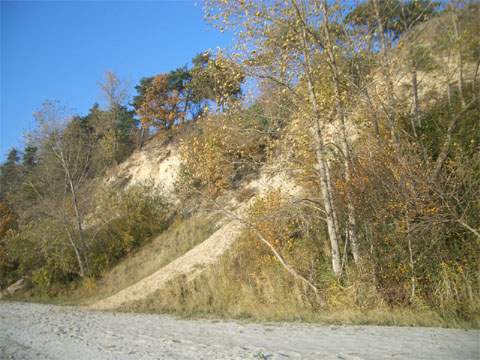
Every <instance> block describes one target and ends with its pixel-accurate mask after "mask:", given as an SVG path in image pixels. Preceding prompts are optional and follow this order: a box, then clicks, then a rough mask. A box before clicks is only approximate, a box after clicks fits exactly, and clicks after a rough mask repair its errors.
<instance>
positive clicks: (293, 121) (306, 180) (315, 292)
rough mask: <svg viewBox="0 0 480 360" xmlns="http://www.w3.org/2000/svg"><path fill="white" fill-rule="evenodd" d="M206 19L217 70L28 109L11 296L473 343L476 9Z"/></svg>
mask: <svg viewBox="0 0 480 360" xmlns="http://www.w3.org/2000/svg"><path fill="white" fill-rule="evenodd" d="M213 3H215V4H216V6H214V7H213V8H212V9H211V10H212V12H211V13H210V15H209V16H211V17H212V18H211V19H210V20H211V21H212V22H213V23H217V22H220V24H222V25H221V26H222V27H223V26H227V25H228V26H230V27H231V29H232V30H234V31H237V32H238V33H240V34H242V35H241V36H240V37H239V38H238V41H239V49H238V50H236V51H237V52H233V54H232V55H231V56H230V55H229V56H227V55H226V52H221V51H219V52H218V53H217V54H216V55H214V54H212V53H208V52H207V53H204V54H200V55H198V56H197V57H195V58H194V59H193V60H192V65H191V66H190V67H188V66H185V67H183V68H179V69H176V70H172V71H171V72H168V73H161V74H157V75H155V76H152V77H148V78H143V79H142V80H141V81H140V83H139V84H138V86H137V87H136V90H137V94H136V96H135V97H134V99H133V102H132V104H125V103H123V104H122V103H121V102H120V100H118V102H112V103H111V105H110V107H108V108H106V109H101V108H100V107H98V105H96V106H94V107H92V109H91V110H90V112H89V113H88V114H87V115H86V116H67V117H64V116H63V115H62V114H63V113H62V111H61V109H60V108H59V107H57V106H56V105H55V104H53V103H46V104H45V105H44V107H43V108H42V109H41V111H40V112H39V114H40V115H39V116H40V121H39V128H38V130H37V131H36V132H35V133H34V134H32V136H31V138H32V139H34V140H32V143H31V144H30V145H29V146H30V147H29V148H30V149H31V150H28V151H27V148H26V149H25V151H24V158H23V160H22V161H21V162H20V160H19V157H18V154H11V156H10V157H9V160H8V161H7V162H6V163H5V164H3V165H2V177H1V179H0V180H1V181H2V193H1V194H0V195H1V196H0V200H1V202H0V212H1V213H0V215H1V220H2V222H1V229H0V230H1V231H0V238H1V242H0V275H1V276H2V277H1V279H0V280H1V281H0V286H1V287H2V288H8V286H9V285H11V284H13V283H15V282H16V281H18V280H19V279H23V281H24V284H25V286H24V287H23V289H20V290H18V291H16V293H15V294H13V290H12V291H8V290H7V291H6V292H5V295H6V297H7V298H8V297H10V298H12V297H13V298H17V299H27V300H28V299H30V300H39V299H40V300H46V301H60V302H65V303H69V304H77V305H82V306H84V307H87V308H89V309H94V310H122V311H139V312H160V313H164V312H171V313H175V314H183V315H202V316H223V317H233V318H251V319H255V320H281V321H283V320H302V321H321V322H328V323H374V324H387V325H422V326H446V327H449V326H455V327H478V326H479V321H480V303H479V298H480V296H479V295H480V286H479V285H480V283H479V281H478V280H479V272H478V265H479V263H478V258H477V256H476V254H477V253H478V252H479V251H480V235H479V232H480V217H479V214H480V202H479V200H478V199H480V119H479V113H480V111H479V110H480V109H479V106H480V104H479V101H478V99H479V82H478V76H479V68H480V60H479V59H480V52H479V51H480V50H479V49H480V43H479V41H478V37H477V36H475V34H476V33H477V32H478V30H480V29H479V28H478V22H477V21H476V19H477V15H478V13H479V7H478V5H476V4H471V5H468V6H466V7H465V8H462V7H458V8H457V7H452V8H450V7H447V8H436V7H435V6H436V5H435V4H432V3H428V2H423V1H421V2H405V3H402V4H400V3H398V4H397V5H395V6H392V7H390V6H391V4H390V2H385V3H381V4H379V3H378V2H377V1H372V2H365V3H362V4H359V5H358V6H357V7H355V8H354V9H349V10H348V14H347V9H342V7H341V6H339V7H338V8H337V7H332V8H328V4H327V5H325V4H324V5H323V6H313V5H314V4H315V2H312V6H306V7H296V6H292V7H284V6H282V5H281V4H277V5H278V6H275V5H271V6H270V5H269V4H263V5H264V6H261V5H262V4H256V3H255V2H248V3H245V4H244V3H241V4H236V3H235V2H234V1H222V2H218V4H217V2H216V1H213ZM274 3H275V2H274ZM308 3H309V2H308ZM393 3H394V2H392V4H393ZM208 4H209V2H207V5H208ZM293 4H297V3H296V2H294V3H293ZM217 5H218V6H217ZM400 10H401V11H400ZM329 11H331V12H332V13H333V15H331V16H330V17H329V16H327V15H328V14H329ZM398 11H400V12H398ZM252 14H253V15H252ZM272 18H273V19H275V21H273V22H270V19H272ZM330 18H331V19H330ZM330 21H333V22H334V23H330ZM225 24H226V25H225ZM340 30H341V31H340ZM318 44H321V46H319V45H318ZM240 45H243V47H242V46H240ZM252 47H253V48H252ZM242 49H243V50H242ZM245 49H247V50H245ZM232 51H233V50H232ZM248 81H252V83H253V81H255V85H256V86H257V89H256V92H257V93H256V94H255V96H254V97H253V98H249V97H248V96H247V95H245V94H244V93H243V92H244V88H245V87H246V85H245V84H246V83H247V82H248ZM114 83H115V82H114ZM111 90H112V89H111ZM110 92H111V93H115V92H114V91H110ZM52 119H53V120H52ZM139 123H140V125H139ZM58 124H61V125H58ZM33 149H35V150H33ZM28 154H30V155H28ZM25 155H27V156H25ZM28 156H30V158H29V157H28ZM29 159H30V160H29ZM4 189H6V190H4ZM9 292H10V294H9Z"/></svg>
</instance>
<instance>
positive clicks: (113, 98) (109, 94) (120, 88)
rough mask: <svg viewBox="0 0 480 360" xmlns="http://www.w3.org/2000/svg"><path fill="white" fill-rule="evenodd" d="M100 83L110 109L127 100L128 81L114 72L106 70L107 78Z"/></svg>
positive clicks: (123, 103)
mask: <svg viewBox="0 0 480 360" xmlns="http://www.w3.org/2000/svg"><path fill="white" fill-rule="evenodd" d="M98 85H99V86H100V90H101V91H102V95H103V97H104V98H105V100H106V102H107V106H108V108H109V109H112V108H114V107H115V106H123V105H125V103H126V102H127V100H128V97H129V94H128V83H127V82H125V81H122V80H121V79H119V77H118V76H117V75H116V74H115V73H114V72H112V71H107V72H105V79H104V80H103V82H99V83H98Z"/></svg>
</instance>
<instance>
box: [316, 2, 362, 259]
mask: <svg viewBox="0 0 480 360" xmlns="http://www.w3.org/2000/svg"><path fill="white" fill-rule="evenodd" d="M322 9H323V17H324V24H325V27H324V28H325V38H326V47H325V49H326V51H327V55H328V58H329V62H330V64H329V65H330V69H331V74H332V82H333V85H334V90H335V102H336V105H335V106H336V112H337V116H339V119H340V131H341V136H340V139H341V142H342V152H343V159H344V166H345V180H346V182H347V184H348V183H349V182H350V180H351V174H352V167H353V166H352V156H351V151H350V145H349V141H348V134H347V128H346V115H345V105H344V102H343V100H342V94H341V87H340V75H339V71H338V66H337V61H336V57H335V53H334V50H333V43H332V39H331V36H330V28H329V19H328V5H327V1H326V0H324V1H323V2H322ZM347 213H348V214H347V217H348V220H347V232H348V238H349V239H350V244H351V246H352V254H353V258H354V261H355V263H356V264H358V263H359V262H360V252H359V248H358V238H357V232H356V224H357V221H356V217H355V206H354V205H353V202H352V197H351V194H350V192H349V191H348V192H347Z"/></svg>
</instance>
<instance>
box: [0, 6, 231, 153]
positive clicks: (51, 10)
mask: <svg viewBox="0 0 480 360" xmlns="http://www.w3.org/2000/svg"><path fill="white" fill-rule="evenodd" d="M0 1H1V69H0V83H1V99H0V100H1V102H0V161H3V160H4V158H5V155H6V153H7V152H8V150H9V149H10V148H11V147H12V146H17V147H21V146H22V140H23V134H24V133H25V132H26V131H28V130H29V129H32V127H33V126H34V119H33V116H32V114H33V112H34V111H36V110H37V109H38V108H39V107H40V105H41V104H42V102H43V101H44V100H46V99H51V100H60V101H61V102H62V103H64V104H65V105H66V106H68V107H69V108H71V109H73V110H74V111H75V112H76V113H79V114H85V113H86V112H87V111H88V109H89V108H90V107H91V106H92V104H93V103H94V102H96V101H100V100H101V98H100V94H99V90H98V81H99V80H101V79H102V77H103V74H104V73H105V71H106V70H112V71H114V72H115V73H117V74H118V75H119V77H120V78H127V79H129V80H130V81H131V86H132V88H133V86H134V85H135V84H136V83H137V82H138V80H139V79H140V78H141V77H143V76H150V75H154V74H157V73H159V72H164V71H168V70H171V69H174V68H176V67H179V66H182V65H185V64H186V63H188V62H189V61H190V59H191V58H192V57H193V56H194V55H195V54H197V53H199V52H201V51H203V50H206V49H209V48H211V49H214V48H216V47H217V46H220V47H227V46H229V45H231V37H230V36H229V35H228V34H222V33H220V32H218V31H217V30H215V29H214V28H213V27H211V26H210V25H209V24H207V23H206V22H205V21H204V20H203V11H202V2H201V1H198V2H196V1H148V2H142V1H134V2H126V1H105V2H100V1H83V2H76V1H75V2H74V1H57V2H47V1H32V2H26V1H3V0H0ZM132 94H133V90H132Z"/></svg>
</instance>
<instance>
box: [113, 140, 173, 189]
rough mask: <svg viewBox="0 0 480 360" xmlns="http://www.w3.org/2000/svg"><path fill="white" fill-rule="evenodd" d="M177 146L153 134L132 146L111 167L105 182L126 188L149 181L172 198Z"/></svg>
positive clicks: (145, 183) (148, 182)
mask: <svg viewBox="0 0 480 360" xmlns="http://www.w3.org/2000/svg"><path fill="white" fill-rule="evenodd" d="M180 164H181V161H180V154H179V151H178V147H177V146H176V145H175V144H173V143H170V144H165V142H162V141H159V140H157V139H155V138H153V139H151V140H150V141H149V142H147V144H145V146H144V147H143V148H142V149H140V150H136V151H135V152H134V153H133V154H132V155H131V156H130V157H129V158H128V159H127V160H125V161H124V162H123V163H121V164H120V165H118V166H117V167H116V168H115V169H113V170H112V172H111V174H110V176H108V177H107V180H106V182H107V184H109V185H113V186H119V187H122V188H128V187H129V186H132V185H141V184H144V185H153V186H155V187H158V188H159V189H161V190H162V191H164V192H165V194H166V195H167V196H170V197H172V198H175V182H176V180H177V177H178V173H179V170H180Z"/></svg>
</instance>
